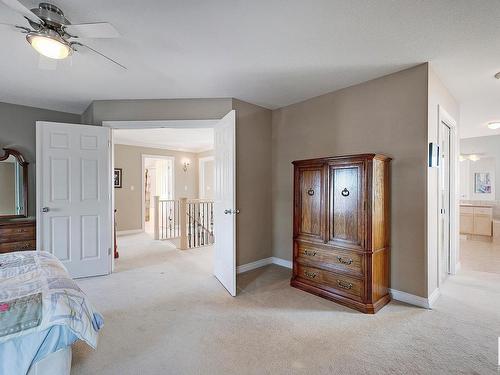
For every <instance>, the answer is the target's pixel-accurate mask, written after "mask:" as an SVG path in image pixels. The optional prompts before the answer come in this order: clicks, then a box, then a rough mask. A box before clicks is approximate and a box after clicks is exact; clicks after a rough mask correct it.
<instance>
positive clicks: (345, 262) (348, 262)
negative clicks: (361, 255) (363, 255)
mask: <svg viewBox="0 0 500 375" xmlns="http://www.w3.org/2000/svg"><path fill="white" fill-rule="evenodd" d="M337 260H338V261H339V263H342V264H346V265H350V264H352V259H344V258H342V257H339V256H338V257H337Z"/></svg>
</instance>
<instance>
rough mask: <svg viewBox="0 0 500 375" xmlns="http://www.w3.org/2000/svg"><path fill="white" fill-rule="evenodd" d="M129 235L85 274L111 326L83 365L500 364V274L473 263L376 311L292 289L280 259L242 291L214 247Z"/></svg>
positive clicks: (78, 351)
mask: <svg viewBox="0 0 500 375" xmlns="http://www.w3.org/2000/svg"><path fill="white" fill-rule="evenodd" d="M120 243H121V249H120V252H121V258H120V260H119V261H118V267H117V269H116V271H117V272H116V273H114V274H113V275H111V276H106V277H100V278H92V279H85V280H80V281H79V282H78V283H79V284H80V285H81V287H82V288H83V289H84V290H85V291H86V292H87V294H88V295H89V297H90V298H91V299H92V301H93V302H94V304H95V305H96V307H97V308H98V309H99V310H100V311H101V312H102V313H103V315H104V319H105V326H104V328H103V330H102V333H101V337H100V342H99V346H98V349H97V351H95V352H94V351H92V350H91V349H88V348H87V347H86V346H85V345H82V344H77V345H76V348H75V350H74V352H73V368H72V374H74V375H78V374H92V375H96V374H102V375H104V374H120V375H126V374H141V375H142V374H498V369H497V365H496V364H497V340H498V338H497V337H498V336H500V274H494V273H484V272H477V271H472V270H465V271H463V272H462V273H461V274H460V275H458V276H455V277H452V278H450V279H449V280H448V281H447V283H446V285H445V287H444V288H443V290H442V294H443V295H442V297H441V298H440V299H439V300H438V302H437V304H436V307H435V309H434V310H432V311H428V310H424V309H420V308H416V307H412V306H409V305H405V304H402V303H398V302H391V303H390V304H389V305H388V306H386V307H385V308H383V309H382V310H381V311H380V312H379V313H378V314H377V315H374V316H373V315H364V314H361V313H358V312H356V311H353V310H349V309H347V308H344V307H342V306H340V305H337V304H335V303H333V302H329V301H326V300H323V299H321V298H318V297H315V296H313V295H310V294H307V293H304V292H302V291H299V290H296V289H293V288H291V287H289V284H288V282H289V277H290V270H288V269H285V268H282V267H278V266H274V265H273V266H267V267H264V268H261V269H258V270H254V271H251V272H248V273H246V274H243V275H240V276H239V277H238V286H239V295H238V297H236V298H232V297H230V296H229V295H228V294H227V292H226V291H225V290H224V289H223V287H222V286H221V285H220V284H219V283H218V281H217V280H216V279H215V278H214V277H213V276H212V275H211V268H212V261H211V252H212V250H211V249H196V250H190V251H185V252H181V251H179V250H176V249H173V248H169V247H168V245H167V244H165V243H158V242H154V241H152V240H150V239H149V238H148V237H147V236H146V235H144V234H141V235H134V236H129V237H127V238H125V237H122V238H121V239H120ZM499 254H500V250H499Z"/></svg>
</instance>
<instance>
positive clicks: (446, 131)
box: [439, 121, 451, 284]
mask: <svg viewBox="0 0 500 375" xmlns="http://www.w3.org/2000/svg"><path fill="white" fill-rule="evenodd" d="M439 130H440V133H441V137H440V139H441V142H440V150H441V165H440V173H439V174H440V178H439V197H440V202H441V204H440V206H441V207H440V209H439V214H440V221H439V226H440V231H439V232H440V233H439V237H440V238H439V264H440V269H439V283H440V284H442V283H443V282H444V281H445V280H446V278H447V277H448V275H449V273H450V250H451V249H450V233H451V230H450V222H451V220H450V201H451V199H450V198H451V197H450V169H451V168H450V167H451V164H450V141H451V129H450V127H449V126H448V125H447V124H446V123H445V122H443V121H441V123H440V129H439Z"/></svg>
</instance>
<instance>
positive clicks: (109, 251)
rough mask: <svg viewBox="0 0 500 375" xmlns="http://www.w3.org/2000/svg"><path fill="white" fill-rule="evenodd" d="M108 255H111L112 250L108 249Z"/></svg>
mask: <svg viewBox="0 0 500 375" xmlns="http://www.w3.org/2000/svg"><path fill="white" fill-rule="evenodd" d="M108 255H111V248H110V247H108Z"/></svg>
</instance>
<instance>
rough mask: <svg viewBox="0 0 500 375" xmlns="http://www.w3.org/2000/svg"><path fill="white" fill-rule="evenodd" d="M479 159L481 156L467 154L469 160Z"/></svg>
mask: <svg viewBox="0 0 500 375" xmlns="http://www.w3.org/2000/svg"><path fill="white" fill-rule="evenodd" d="M479 159H481V158H480V157H479V156H478V155H476V154H472V155H469V160H470V161H478V160H479Z"/></svg>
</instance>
